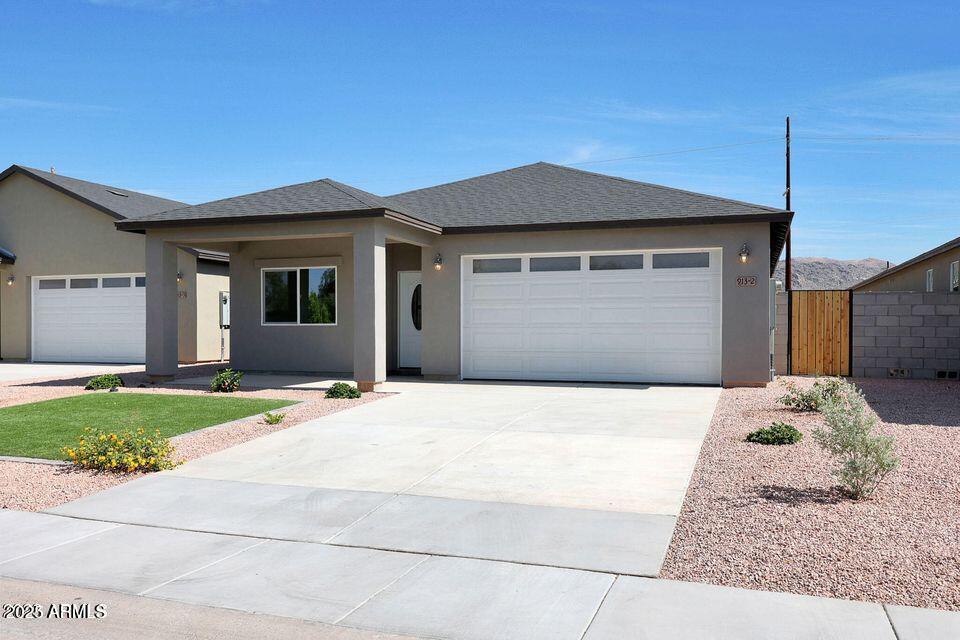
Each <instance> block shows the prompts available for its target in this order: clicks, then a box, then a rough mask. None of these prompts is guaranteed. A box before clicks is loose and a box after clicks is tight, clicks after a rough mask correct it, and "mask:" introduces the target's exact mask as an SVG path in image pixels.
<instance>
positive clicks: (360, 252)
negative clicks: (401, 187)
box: [353, 222, 387, 391]
mask: <svg viewBox="0 0 960 640" xmlns="http://www.w3.org/2000/svg"><path fill="white" fill-rule="evenodd" d="M353 377H354V379H355V380H356V382H357V387H358V388H359V389H360V391H373V390H374V387H375V386H376V385H377V384H378V383H380V382H383V381H384V380H386V379H387V252H386V234H385V231H384V229H383V228H382V227H381V226H380V225H379V224H377V223H376V222H371V223H370V224H369V225H366V226H364V227H363V229H361V230H359V231H357V232H355V233H354V234H353Z"/></svg>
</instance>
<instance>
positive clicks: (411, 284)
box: [397, 271, 423, 369]
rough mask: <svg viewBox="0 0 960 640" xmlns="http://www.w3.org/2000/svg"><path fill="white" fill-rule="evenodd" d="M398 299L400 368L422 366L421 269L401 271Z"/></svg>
mask: <svg viewBox="0 0 960 640" xmlns="http://www.w3.org/2000/svg"><path fill="white" fill-rule="evenodd" d="M399 275H400V286H399V295H398V300H397V313H398V315H399V318H398V336H397V337H398V342H399V343H400V347H399V351H400V353H399V357H398V361H399V362H398V366H399V367H400V368H413V369H418V368H420V341H421V336H422V335H423V334H422V331H421V328H422V326H421V312H420V297H421V296H422V295H423V279H422V278H421V277H420V272H419V271H401V272H400V273H399Z"/></svg>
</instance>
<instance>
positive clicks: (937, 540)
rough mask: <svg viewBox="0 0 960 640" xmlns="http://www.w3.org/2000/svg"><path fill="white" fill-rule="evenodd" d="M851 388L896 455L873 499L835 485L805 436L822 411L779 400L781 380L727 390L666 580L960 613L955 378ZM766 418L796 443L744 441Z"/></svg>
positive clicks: (959, 398)
mask: <svg viewBox="0 0 960 640" xmlns="http://www.w3.org/2000/svg"><path fill="white" fill-rule="evenodd" d="M787 379H792V380H794V381H795V382H797V384H798V385H800V386H803V387H808V386H810V385H812V383H813V380H812V379H808V378H787ZM854 382H855V383H856V384H858V385H859V386H860V387H861V388H862V389H863V390H864V392H865V394H866V396H867V400H868V402H869V404H870V406H871V408H872V409H873V410H874V411H875V412H876V413H877V415H878V417H879V418H880V420H881V424H880V426H879V430H880V431H881V432H882V433H884V434H887V435H892V436H894V437H896V442H897V453H898V455H899V456H900V459H901V467H900V468H899V469H897V470H896V471H895V472H893V473H892V474H891V475H890V476H888V477H887V479H886V480H885V481H884V482H883V484H881V485H880V487H879V489H878V490H877V492H876V493H875V494H874V496H873V497H872V498H871V499H868V500H864V501H860V502H854V501H851V500H849V499H847V498H845V497H844V496H843V495H842V494H841V492H840V491H839V490H837V488H836V487H835V484H836V482H835V480H834V479H833V477H832V476H831V474H830V469H831V462H830V460H829V458H828V457H827V456H826V454H825V453H824V452H823V451H822V450H821V449H820V448H819V447H818V446H817V445H816V443H815V442H814V441H813V438H812V437H811V436H810V434H811V431H812V430H813V429H814V428H815V427H816V426H817V425H819V424H822V417H821V416H820V415H819V414H817V413H798V412H795V411H792V410H789V409H786V408H783V407H782V406H781V405H779V404H777V402H776V400H777V398H779V397H780V396H781V395H783V393H784V387H783V385H781V384H778V383H774V384H771V385H769V387H768V388H765V389H725V390H724V391H723V394H722V395H721V397H720V402H719V403H718V405H717V410H716V413H715V414H714V417H713V422H712V423H711V426H710V430H709V432H708V434H707V437H706V439H705V440H704V443H703V448H702V450H701V453H700V458H699V461H698V462H697V466H696V469H695V470H694V473H693V478H692V479H691V482H690V487H689V489H688V491H687V496H686V500H685V502H684V505H683V508H682V510H681V513H680V516H679V519H678V522H677V527H676V530H675V532H674V537H673V541H672V543H671V545H670V549H669V551H668V553H667V557H666V560H665V561H664V565H663V568H662V570H661V573H660V575H661V577H663V578H670V579H676V580H688V581H695V582H709V583H713V584H721V585H728V586H736V587H745V588H750V589H764V590H771V591H788V592H794V593H804V594H810V595H818V596H827V597H836V598H847V599H852V600H869V601H876V602H884V603H893V604H902V605H912V606H917V607H933V608H939V609H950V610H960V383H957V382H945V381H918V380H917V381H915V380H887V379H871V380H866V379H864V380H854ZM774 421H783V422H788V423H790V424H793V425H794V426H796V427H797V428H798V429H800V431H802V432H803V433H804V436H805V437H804V439H803V441H802V442H800V443H799V444H795V445H785V446H770V445H760V444H749V443H746V442H744V437H745V436H746V434H747V433H748V432H750V431H753V430H754V429H757V428H759V427H765V426H767V425H769V424H770V423H771V422H774Z"/></svg>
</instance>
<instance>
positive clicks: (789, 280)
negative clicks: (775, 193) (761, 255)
mask: <svg viewBox="0 0 960 640" xmlns="http://www.w3.org/2000/svg"><path fill="white" fill-rule="evenodd" d="M783 195H784V197H786V200H787V202H786V207H785V208H786V209H787V211H790V116H787V190H786V191H784V193H783ZM790 235H791V233H790V229H789V227H788V228H787V238H786V244H787V246H786V256H785V257H784V269H783V271H784V280H786V282H785V283H784V286H783V288H784V289H785V290H787V291H790V290H791V289H793V268H792V267H793V265H792V264H791V263H792V255H791V251H790Z"/></svg>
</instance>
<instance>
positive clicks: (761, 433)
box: [747, 422, 803, 444]
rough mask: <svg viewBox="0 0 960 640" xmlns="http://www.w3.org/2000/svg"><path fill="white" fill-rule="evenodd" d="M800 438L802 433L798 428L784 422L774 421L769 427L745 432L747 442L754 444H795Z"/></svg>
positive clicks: (801, 438)
mask: <svg viewBox="0 0 960 640" xmlns="http://www.w3.org/2000/svg"><path fill="white" fill-rule="evenodd" d="M801 440H803V434H802V433H800V430H799V429H797V428H796V427H795V426H793V425H792V424H787V423H786V422H774V423H773V424H771V425H770V426H769V427H764V428H762V429H757V430H756V431H751V432H750V433H748V434H747V442H753V443H756V444H796V443H798V442H800V441H801Z"/></svg>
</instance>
